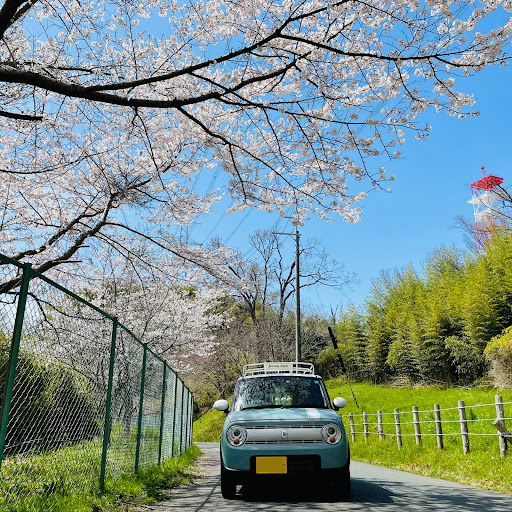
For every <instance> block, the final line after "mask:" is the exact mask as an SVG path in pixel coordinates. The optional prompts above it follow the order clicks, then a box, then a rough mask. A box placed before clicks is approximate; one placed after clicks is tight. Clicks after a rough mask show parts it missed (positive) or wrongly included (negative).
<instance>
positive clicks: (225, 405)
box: [213, 399, 229, 414]
mask: <svg viewBox="0 0 512 512" xmlns="http://www.w3.org/2000/svg"><path fill="white" fill-rule="evenodd" d="M213 408H214V409H216V410H217V411H223V412H225V413H226V414H227V413H228V412H229V402H228V401H227V400H224V399H221V400H217V401H216V402H215V403H214V404H213Z"/></svg>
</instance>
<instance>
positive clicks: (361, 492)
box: [236, 479, 393, 504]
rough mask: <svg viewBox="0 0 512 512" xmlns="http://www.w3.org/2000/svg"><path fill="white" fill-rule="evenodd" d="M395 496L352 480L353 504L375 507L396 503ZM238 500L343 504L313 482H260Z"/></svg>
mask: <svg viewBox="0 0 512 512" xmlns="http://www.w3.org/2000/svg"><path fill="white" fill-rule="evenodd" d="M391 495H392V493H391V492H390V491H389V490H387V489H386V488H385V487H382V486H380V485H376V484H374V483H371V482H365V481H359V480H355V479H352V498H351V500H350V502H351V503H357V502H364V503H372V504H386V503H393V500H392V498H391ZM236 499H237V500H240V501H247V502H259V503H265V502H273V503H275V502H280V503H304V502H307V503H338V502H343V500H342V499H341V498H340V497H337V496H336V492H335V491H331V492H327V490H326V489H325V488H324V487H323V486H321V485H318V484H313V483H312V481H311V480H309V481H307V480H305V481H301V480H295V481H291V482H281V483H275V482H268V483H266V482H258V483H255V484H246V485H243V486H242V487H241V488H240V489H239V491H238V494H237V496H236Z"/></svg>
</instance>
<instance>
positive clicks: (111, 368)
mask: <svg viewBox="0 0 512 512" xmlns="http://www.w3.org/2000/svg"><path fill="white" fill-rule="evenodd" d="M118 323H119V321H118V319H117V318H116V317H114V318H113V319H112V340H111V342H110V362H109V367H108V385H107V403H106V404H105V426H104V427H103V449H102V452H101V469H100V489H101V490H102V491H103V490H104V489H105V473H106V469H107V450H108V445H109V442H110V422H111V414H112V385H113V382H114V363H115V359H116V340H117V324H118Z"/></svg>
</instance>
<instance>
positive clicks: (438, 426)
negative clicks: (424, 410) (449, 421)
mask: <svg viewBox="0 0 512 512" xmlns="http://www.w3.org/2000/svg"><path fill="white" fill-rule="evenodd" d="M434 415H435V419H436V434H437V447H438V448H439V449H440V450H442V449H443V448H444V442H443V425H442V423H441V407H440V406H439V405H438V404H435V405H434Z"/></svg>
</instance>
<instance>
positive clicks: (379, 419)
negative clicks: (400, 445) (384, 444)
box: [377, 411, 386, 441]
mask: <svg viewBox="0 0 512 512" xmlns="http://www.w3.org/2000/svg"><path fill="white" fill-rule="evenodd" d="M377 431H378V432H379V441H382V440H383V439H386V434H384V429H383V428H382V411H377Z"/></svg>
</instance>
